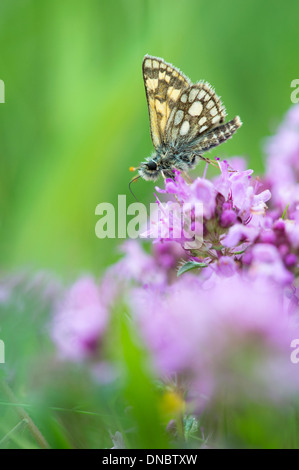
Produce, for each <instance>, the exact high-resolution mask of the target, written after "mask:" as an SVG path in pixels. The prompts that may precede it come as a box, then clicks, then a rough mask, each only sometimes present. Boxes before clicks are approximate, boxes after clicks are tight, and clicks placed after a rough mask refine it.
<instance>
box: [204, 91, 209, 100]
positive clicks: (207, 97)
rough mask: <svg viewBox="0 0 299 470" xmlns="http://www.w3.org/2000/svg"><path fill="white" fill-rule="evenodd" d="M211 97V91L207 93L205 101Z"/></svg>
mask: <svg viewBox="0 0 299 470" xmlns="http://www.w3.org/2000/svg"><path fill="white" fill-rule="evenodd" d="M209 99H210V95H209V93H207V94H206V96H205V99H204V101H208V100H209Z"/></svg>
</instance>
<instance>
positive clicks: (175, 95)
mask: <svg viewBox="0 0 299 470" xmlns="http://www.w3.org/2000/svg"><path fill="white" fill-rule="evenodd" d="M180 93H181V90H177V89H176V88H173V87H169V88H168V90H167V95H168V97H170V96H171V99H172V100H174V101H176V100H177V99H178V97H179V94H180Z"/></svg>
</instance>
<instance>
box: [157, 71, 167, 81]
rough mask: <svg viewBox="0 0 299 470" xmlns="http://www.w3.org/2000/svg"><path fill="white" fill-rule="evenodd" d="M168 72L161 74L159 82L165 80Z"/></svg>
mask: <svg viewBox="0 0 299 470" xmlns="http://www.w3.org/2000/svg"><path fill="white" fill-rule="evenodd" d="M165 76H166V72H161V71H160V72H159V80H165Z"/></svg>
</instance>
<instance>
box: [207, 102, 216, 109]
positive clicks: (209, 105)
mask: <svg viewBox="0 0 299 470" xmlns="http://www.w3.org/2000/svg"><path fill="white" fill-rule="evenodd" d="M214 104H215V103H214V101H213V100H210V101H209V102H208V103H207V109H210V108H212V107H213V106H214Z"/></svg>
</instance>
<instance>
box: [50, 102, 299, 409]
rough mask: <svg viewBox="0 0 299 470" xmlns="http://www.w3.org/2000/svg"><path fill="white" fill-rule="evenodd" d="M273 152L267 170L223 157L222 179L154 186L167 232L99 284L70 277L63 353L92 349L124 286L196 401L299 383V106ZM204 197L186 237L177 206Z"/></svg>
mask: <svg viewBox="0 0 299 470" xmlns="http://www.w3.org/2000/svg"><path fill="white" fill-rule="evenodd" d="M267 152H268V159H267V170H266V174H265V177H264V178H261V179H259V178H256V179H254V178H253V171H252V170H246V169H244V161H241V160H240V159H232V160H230V161H229V162H226V161H223V162H218V164H219V168H220V174H219V176H217V177H216V178H214V179H213V180H208V179H207V178H206V177H198V178H196V179H195V180H194V181H193V182H191V183H189V182H186V181H185V179H183V177H182V175H180V174H179V173H178V172H176V173H175V175H174V179H167V180H166V181H165V187H164V188H163V189H161V188H156V189H157V191H158V192H159V193H160V194H163V196H161V197H163V198H165V197H166V198H167V202H166V203H164V204H163V205H162V203H161V201H160V199H159V198H157V197H156V199H157V207H158V208H160V209H161V210H159V216H158V219H157V221H156V222H155V223H156V224H157V225H158V233H159V238H158V240H157V239H155V241H154V243H152V251H151V253H150V254H149V253H146V252H145V250H144V249H143V245H142V243H141V242H140V241H136V240H135V241H127V242H126V243H125V244H124V245H123V248H122V249H123V252H124V256H123V258H122V259H121V260H120V261H119V262H118V263H116V265H114V266H111V267H110V268H109V269H108V270H107V272H106V274H105V276H104V278H103V280H102V282H101V284H100V285H99V286H97V285H96V284H95V282H94V281H93V280H91V279H83V280H79V281H78V282H77V283H76V284H75V285H74V286H73V287H72V289H71V290H70V291H69V292H68V293H67V294H66V299H65V301H64V303H63V304H62V305H61V306H60V308H59V310H58V312H57V313H56V315H55V317H54V323H53V334H52V337H53V339H54V342H55V343H56V345H57V348H58V350H59V351H60V353H61V354H63V355H64V356H65V357H67V358H69V359H72V360H79V359H80V360H81V359H86V358H88V357H91V356H93V354H94V351H95V349H97V351H98V345H99V344H100V342H101V340H102V338H103V336H105V335H106V334H107V325H108V322H109V315H110V311H111V305H112V304H113V303H117V302H119V299H120V298H122V299H123V300H125V303H126V304H127V305H129V306H130V310H131V321H133V322H135V324H136V331H137V332H138V335H139V336H140V337H141V338H142V340H143V343H144V345H145V347H146V348H147V350H148V351H149V353H150V356H151V358H152V364H153V367H154V369H155V370H156V372H157V374H159V375H160V376H163V377H168V378H169V377H170V376H173V374H176V375H177V376H179V377H181V379H182V380H183V381H184V383H185V384H186V392H187V396H189V397H190V399H191V398H192V399H194V400H195V402H196V403H197V404H199V402H200V401H201V400H200V397H203V396H205V397H209V398H211V397H213V396H217V394H219V390H222V389H223V388H225V389H227V390H228V391H229V393H231V394H232V395H233V394H237V393H241V394H246V395H247V396H250V397H252V396H255V397H256V396H260V397H264V398H265V399H269V398H271V399H281V398H283V397H285V396H286V395H287V394H292V393H295V392H298V387H299V374H298V370H299V369H298V367H299V365H296V364H294V363H293V362H292V361H291V359H290V356H291V352H292V349H291V346H290V345H291V342H292V340H293V339H296V338H298V339H299V328H298V327H299V300H298V299H299V297H298V274H299V270H298V261H299V205H298V204H299V196H298V194H299V106H294V107H293V108H292V109H291V110H290V111H289V113H288V114H287V117H286V120H285V122H284V123H283V125H282V126H281V128H280V129H279V131H278V134H277V135H276V136H274V137H272V138H271V139H270V140H269V142H268V144H267ZM196 203H201V205H202V208H203V211H202V233H201V236H202V243H201V245H200V246H199V247H196V248H192V249H189V248H186V245H185V241H186V240H185V238H184V237H174V236H173V234H174V233H178V232H180V230H181V229H182V225H181V224H182V219H181V218H180V217H176V216H174V217H172V218H170V217H169V213H170V212H171V209H172V207H173V205H174V204H175V205H176V207H177V206H178V204H179V205H181V206H183V205H184V204H188V207H191V215H192V207H193V205H195V204H196ZM165 208H166V209H165ZM175 224H178V226H177V227H176V226H175ZM152 229H153V227H149V230H147V231H146V232H145V234H144V235H145V236H146V237H150V235H151V230H152ZM155 230H157V226H156V227H155ZM195 236H196V234H195ZM177 273H178V274H179V275H180V276H179V277H177ZM245 366H246V367H245ZM296 367H297V369H296ZM201 404H202V403H201Z"/></svg>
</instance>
